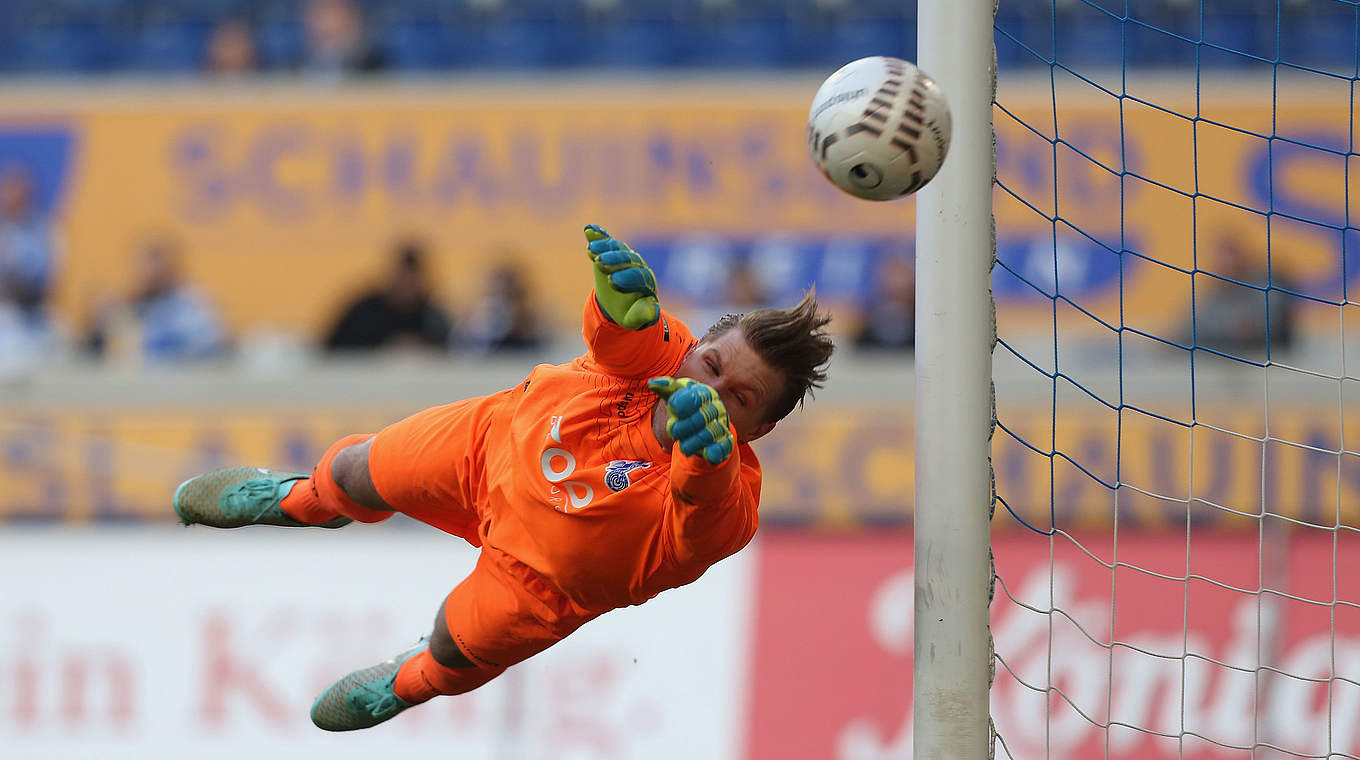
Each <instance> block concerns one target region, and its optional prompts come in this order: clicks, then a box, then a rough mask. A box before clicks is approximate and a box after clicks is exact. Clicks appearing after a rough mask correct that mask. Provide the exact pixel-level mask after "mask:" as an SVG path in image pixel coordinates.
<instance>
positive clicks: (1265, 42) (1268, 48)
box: [1200, 12, 1275, 65]
mask: <svg viewBox="0 0 1360 760" xmlns="http://www.w3.org/2000/svg"><path fill="white" fill-rule="evenodd" d="M1271 15H1272V18H1271V19H1270V26H1271V27H1273V26H1274V18H1273V16H1274V14H1271ZM1263 21H1264V19H1263V16H1262V15H1260V14H1256V13H1231V12H1229V13H1214V14H1212V15H1210V14H1207V13H1206V14H1205V16H1204V43H1205V44H1206V45H1213V46H1215V49H1218V48H1225V49H1227V50H1231V51H1236V52H1239V53H1245V54H1247V55H1254V56H1258V57H1260V58H1274V57H1275V35H1274V34H1271V35H1269V39H1267V38H1266V35H1264V34H1262V27H1263ZM1211 58H1212V60H1215V61H1217V62H1219V63H1220V64H1228V65H1231V64H1233V63H1236V64H1237V65H1241V64H1244V63H1247V62H1248V61H1249V60H1250V59H1248V58H1245V57H1241V56H1230V55H1225V54H1224V53H1223V52H1222V51H1219V52H1216V53H1215V54H1214V55H1213V56H1211ZM1200 60H1201V61H1205V60H1206V57H1205V55H1204V51H1201V55H1200Z"/></svg>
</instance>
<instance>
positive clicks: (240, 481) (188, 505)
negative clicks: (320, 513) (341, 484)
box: [175, 467, 352, 528]
mask: <svg viewBox="0 0 1360 760" xmlns="http://www.w3.org/2000/svg"><path fill="white" fill-rule="evenodd" d="M306 477H308V476H307V475H304V474H300V473H296V472H276V471H274V470H262V469H260V468H258V467H224V468H222V469H220V470H213V471H212V472H205V473H203V474H202V475H199V476H198V477H194V478H190V479H188V480H186V481H184V482H183V483H181V484H180V486H179V488H177V489H175V514H177V515H179V519H180V522H183V523H184V524H185V525H208V526H210V527H213V528H240V527H242V526H244V525H279V526H283V527H287V528H307V527H321V528H339V527H341V526H344V525H348V524H349V523H350V522H352V521H351V520H350V519H349V518H348V517H337V518H335V519H334V520H331V521H329V522H326V523H322V524H321V525H319V526H309V525H308V524H307V523H303V522H298V521H297V520H294V519H293V518H291V517H289V516H288V515H286V514H284V512H283V510H282V509H281V508H279V502H280V501H282V500H283V497H284V496H286V495H288V491H289V489H290V488H292V485H293V483H295V482H297V481H299V480H303V479H304V478H306Z"/></svg>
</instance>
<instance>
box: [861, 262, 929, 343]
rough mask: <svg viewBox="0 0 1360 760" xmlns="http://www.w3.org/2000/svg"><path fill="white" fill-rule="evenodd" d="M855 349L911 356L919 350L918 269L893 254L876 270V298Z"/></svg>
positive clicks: (869, 306) (867, 307)
mask: <svg viewBox="0 0 1360 760" xmlns="http://www.w3.org/2000/svg"><path fill="white" fill-rule="evenodd" d="M860 319H861V322H860V325H859V328H858V329H857V330H856V331H855V346H856V347H858V348H866V349H885V350H895V351H902V352H910V351H912V350H913V349H915V348H916V266H915V264H914V262H913V261H912V259H911V257H910V256H908V255H907V254H906V253H904V252H901V251H890V252H889V253H888V254H887V255H885V256H884V257H883V258H881V259H879V261H878V266H877V267H876V269H875V270H874V283H873V295H872V296H870V298H869V300H868V302H867V303H866V304H865V307H864V311H863V313H862V314H861V315H860Z"/></svg>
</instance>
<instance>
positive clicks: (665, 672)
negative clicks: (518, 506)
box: [0, 525, 752, 760]
mask: <svg viewBox="0 0 1360 760" xmlns="http://www.w3.org/2000/svg"><path fill="white" fill-rule="evenodd" d="M475 557H476V550H475V549H473V548H472V547H469V546H467V545H466V544H464V543H463V542H462V541H461V540H459V539H456V538H453V537H450V536H446V535H444V534H442V533H437V532H434V531H431V530H428V529H424V528H423V526H422V527H411V528H409V529H407V528H406V527H368V526H359V525H356V526H351V527H349V528H347V529H344V530H340V531H330V532H322V531H303V530H286V529H268V528H251V529H244V530H236V531H223V532H218V531H212V530H208V529H197V528H194V529H187V530H186V529H164V528H156V529H147V528H114V529H110V528H101V529H98V530H95V529H90V530H74V529H70V528H66V529H41V530H39V529H27V528H25V529H7V530H5V531H3V532H0V579H2V580H0V583H2V588H3V593H0V757H3V758H7V759H9V758H16V759H23V760H27V758H44V759H47V758H54V759H58V758H82V759H83V758H93V757H98V758H102V759H107V760H115V759H117V758H137V759H138V760H146V759H147V758H160V757H176V758H180V757H184V758H187V757H192V758H205V759H212V758H223V759H224V760H226V759H228V758H229V759H230V760H242V758H248V759H249V760H268V759H269V758H283V757H286V758H311V757H316V758H327V759H328V760H330V759H337V760H338V759H339V758H368V759H371V758H373V757H375V756H376V755H377V754H378V753H382V754H383V755H386V756H399V755H401V754H403V753H406V752H412V751H414V752H419V753H422V754H421V755H419V756H424V757H457V758H461V759H463V760H482V759H484V758H485V759H486V760H549V759H551V760H616V759H617V760H623V759H624V758H642V757H645V758H653V759H656V760H666V759H668V758H675V759H676V760H681V759H682V758H684V759H686V760H688V759H689V758H696V757H702V758H713V759H714V760H736V748H737V746H738V744H739V738H738V732H739V731H740V730H742V727H743V726H744V715H743V710H744V704H745V701H746V695H745V694H744V693H743V690H742V685H743V684H744V683H745V682H746V681H747V678H748V674H747V672H746V664H745V662H744V659H745V658H744V656H743V652H744V648H745V642H746V640H747V636H748V631H747V627H748V625H749V622H748V621H749V610H750V609H751V604H750V602H749V599H748V598H747V596H748V595H749V593H750V591H749V588H750V582H749V578H750V576H751V567H752V565H751V562H750V560H749V557H748V558H743V557H742V556H740V555H739V556H738V557H735V558H733V559H730V560H728V561H726V562H724V563H722V564H720V565H719V566H717V567H715V568H713V569H712V570H711V571H710V572H709V574H708V575H707V576H705V577H704V578H702V579H701V580H700V581H699V582H697V583H695V584H693V585H691V586H688V587H685V588H682V589H677V590H674V591H670V592H667V593H665V594H662V595H661V596H660V597H658V598H656V599H654V600H652V601H651V602H649V603H648V604H646V605H644V606H642V607H635V608H629V609H625V610H617V611H615V612H612V613H609V614H607V615H605V616H604V617H602V618H600V619H598V620H596V621H593V622H592V623H590V624H588V625H586V626H585V627H584V628H582V629H581V630H579V631H577V632H576V633H575V634H574V635H573V636H572V637H570V638H569V639H567V640H566V641H564V642H563V643H561V644H559V645H558V646H556V647H554V648H553V649H550V650H548V651H547V652H545V653H543V654H542V655H539V657H537V658H535V659H533V660H531V661H529V662H527V663H524V664H522V665H520V666H518V667H516V668H512V669H511V670H510V671H509V672H507V673H506V675H505V676H503V677H502V678H501V679H499V680H497V681H494V682H492V683H491V684H489V685H488V686H486V687H484V688H482V689H480V690H478V691H476V692H473V693H471V694H468V695H464V696H460V697H445V698H440V699H437V700H435V701H433V702H430V703H428V704H426V705H422V706H420V707H418V708H414V709H412V710H410V711H408V712H407V713H405V714H403V715H401V716H398V717H397V718H396V719H394V720H393V721H391V722H389V723H387V724H384V725H381V726H378V727H376V728H373V729H370V730H367V731H360V732H352V733H347V734H328V733H325V732H323V731H320V730H318V729H316V728H315V727H313V726H312V725H311V722H310V720H309V719H308V710H309V708H310V705H311V701H312V699H313V698H314V697H315V695H316V694H317V693H318V692H319V691H320V690H321V689H322V688H324V687H325V686H326V685H327V684H328V683H329V682H330V681H331V680H333V679H335V678H337V677H339V676H341V675H344V674H345V673H347V672H348V671H350V670H352V669H355V668H357V667H362V666H367V665H371V664H373V663H375V662H377V661H379V660H381V659H384V658H385V657H387V656H388V655H390V654H393V653H395V652H397V651H399V650H400V649H402V648H403V647H404V646H405V645H407V644H409V643H410V642H412V641H414V640H415V639H416V637H418V636H419V635H420V634H422V633H424V632H426V631H428V630H429V628H430V624H431V622H432V620H433V618H434V614H435V611H436V609H437V608H438V606H439V603H440V601H441V600H442V598H443V596H444V595H445V594H447V593H448V591H449V589H451V588H452V587H453V586H454V584H455V583H456V582H457V581H458V580H460V579H461V578H462V577H463V575H464V574H466V572H467V571H468V570H469V569H470V568H471V567H472V563H473V561H474V560H475ZM431 753H432V754H431ZM412 756H416V755H412Z"/></svg>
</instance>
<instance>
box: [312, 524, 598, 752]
mask: <svg viewBox="0 0 1360 760" xmlns="http://www.w3.org/2000/svg"><path fill="white" fill-rule="evenodd" d="M596 614H598V613H592V612H588V611H586V610H583V609H581V608H580V607H577V606H576V605H575V604H573V603H572V602H571V601H570V600H568V599H566V598H565V597H564V596H563V595H562V594H561V592H560V591H557V590H555V589H553V588H552V587H551V586H549V585H548V584H547V583H546V582H545V581H544V580H543V579H542V578H541V577H539V576H537V575H536V574H535V573H534V572H533V571H532V570H530V569H528V568H527V567H525V566H524V565H522V564H520V563H518V562H516V561H515V560H514V559H513V558H509V557H506V556H505V555H503V554H499V553H498V552H496V551H495V550H494V549H492V550H486V551H484V552H483V554H482V556H481V557H480V558H479V559H478V562H477V568H476V569H475V570H473V571H472V574H471V575H469V576H468V577H467V578H466V579H464V580H463V582H462V583H460V584H458V587H457V588H455V589H454V590H453V592H452V593H450V594H449V596H448V598H447V599H445V600H444V604H443V605H441V606H440V608H439V614H438V615H436V616H435V623H434V631H433V632H432V633H431V635H430V636H428V637H426V638H424V639H422V640H421V641H420V642H419V643H418V644H417V645H416V646H415V647H413V648H411V649H408V650H406V651H404V652H402V653H400V654H398V655H396V656H395V657H392V658H391V659H388V660H385V661H383V662H380V663H378V664H377V665H374V666H372V667H368V668H363V669H361V670H356V671H354V672H353V673H350V674H349V675H347V676H345V677H344V678H341V679H340V680H338V681H336V682H335V683H333V684H331V686H330V687H329V688H327V689H326V690H325V691H324V692H322V693H321V696H319V697H317V698H316V702H314V703H313V704H312V722H313V723H315V724H316V725H317V726H318V727H320V728H324V729H326V730H327V731H352V730H354V729H359V728H368V727H370V726H375V725H377V724H379V723H382V722H383V721H386V720H388V719H389V718H392V717H393V716H395V715H396V714H397V713H400V712H401V711H403V710H405V709H407V708H409V707H412V706H414V705H418V704H420V703H422V702H427V701H429V700H431V699H433V698H435V697H437V696H440V695H453V694H465V693H467V692H469V691H472V690H473V689H476V688H478V687H480V686H482V685H483V684H485V683H487V682H488V681H490V680H492V679H493V678H495V677H497V676H499V675H500V674H501V673H504V672H505V670H506V668H508V667H510V666H511V665H514V664H516V663H518V662H522V661H524V660H526V659H528V658H529V657H532V656H533V655H535V654H537V653H539V652H541V651H543V650H544V649H547V648H548V647H550V646H552V645H553V644H555V643H557V642H558V641H561V640H562V639H563V638H564V637H566V636H567V635H568V634H569V633H571V632H572V631H574V630H576V629H577V628H578V627H580V626H581V625H582V624H584V623H585V622H586V621H588V620H590V619H591V618H593V617H595V616H596Z"/></svg>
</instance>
